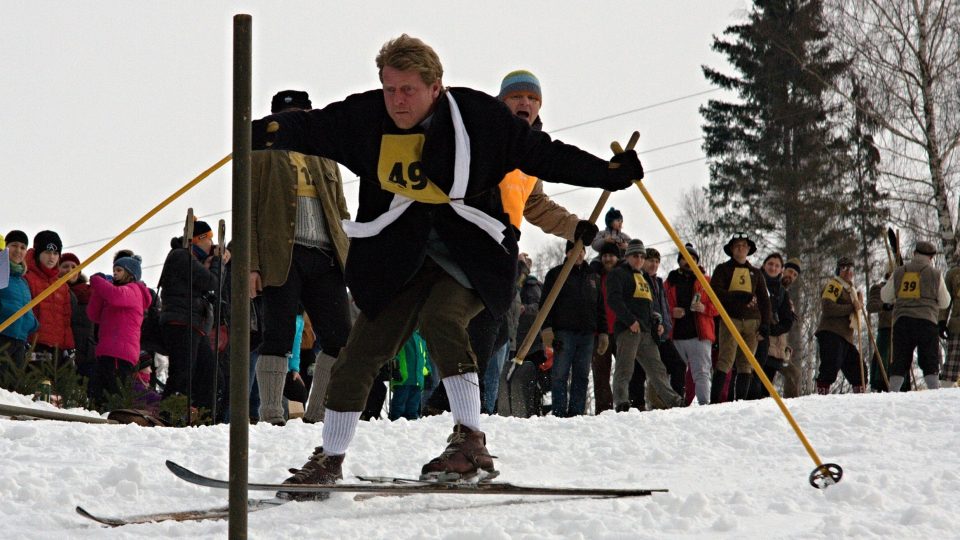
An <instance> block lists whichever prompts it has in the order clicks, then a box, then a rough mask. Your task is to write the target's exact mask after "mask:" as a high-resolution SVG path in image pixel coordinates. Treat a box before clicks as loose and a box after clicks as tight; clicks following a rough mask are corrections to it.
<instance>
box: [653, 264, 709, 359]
mask: <svg viewBox="0 0 960 540" xmlns="http://www.w3.org/2000/svg"><path fill="white" fill-rule="evenodd" d="M700 271H701V272H703V275H704V276H705V277H706V278H707V281H709V280H710V276H708V275H707V272H706V271H705V270H704V269H703V268H700ZM663 288H664V290H665V291H666V293H667V304H669V305H670V311H671V316H672V312H673V308H675V307H677V287H676V285H672V284H671V283H670V280H669V279H666V280H664V282H663ZM693 292H694V294H697V293H699V294H700V303H701V304H703V306H704V310H703V313H695V318H694V322H695V323H696V328H697V335H698V336H700V339H705V340H708V341H710V343H713V342H715V341H716V340H717V333H716V330H715V327H714V325H713V319H714V317H717V316H718V315H720V312H719V311H717V308H715V307H714V306H713V302H711V301H710V297H709V296H708V295H707V292H706V291H705V290H704V288H703V285H701V284H700V281H699V280H697V279H694V281H693ZM681 307H683V306H681ZM687 312H688V313H691V311H690V310H689V309H688V310H687ZM674 327H676V322H674ZM670 333H671V334H673V331H672V329H671V332H670ZM668 338H669V339H673V336H672V335H670V336H668Z"/></svg>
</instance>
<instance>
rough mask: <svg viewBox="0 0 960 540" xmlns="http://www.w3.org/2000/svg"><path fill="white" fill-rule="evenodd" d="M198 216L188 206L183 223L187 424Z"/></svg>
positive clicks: (190, 416) (189, 421) (189, 420)
mask: <svg viewBox="0 0 960 540" xmlns="http://www.w3.org/2000/svg"><path fill="white" fill-rule="evenodd" d="M196 220H197V218H196V217H195V216H194V215H193V208H187V221H186V222H185V223H184V224H183V249H185V250H186V251H187V276H189V277H188V278H187V282H188V288H187V336H188V337H187V341H188V345H187V346H188V347H189V349H188V350H189V352H188V353H187V354H188V356H189V359H190V361H189V362H188V365H187V425H191V424H193V414H192V413H191V411H192V407H193V364H194V359H193V356H194V352H193V349H194V347H193V250H191V249H190V246H191V241H192V240H193V225H194V223H195V222H196Z"/></svg>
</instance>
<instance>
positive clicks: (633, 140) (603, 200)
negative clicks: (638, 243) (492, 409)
mask: <svg viewBox="0 0 960 540" xmlns="http://www.w3.org/2000/svg"><path fill="white" fill-rule="evenodd" d="M639 140H640V132H639V131H634V132H633V135H632V136H631V137H630V142H628V143H627V150H633V147H634V146H636V145H637V141H639ZM616 153H617V154H622V153H623V150H620V151H619V152H616ZM608 198H610V192H609V191H604V192H603V193H602V194H601V195H600V200H598V201H597V204H596V206H594V207H593V212H592V213H591V214H590V219H589V221H590V223H596V222H597V218H599V217H600V212H602V211H603V207H604V206H606V204H607V199H608ZM581 249H583V240H582V239H580V238H577V240H576V242H575V243H574V245H573V249H572V250H570V253H568V254H567V260H566V261H564V263H563V268H561V269H560V275H558V276H557V281H556V283H554V285H553V288H552V289H550V292H549V293H548V294H547V298H546V300H544V301H543V307H541V308H540V312H539V313H538V314H537V317H536V319H534V320H533V324H532V325H531V326H530V331H529V332H527V335H526V337H524V338H523V343H521V344H520V348H518V349H517V355H516V356H515V357H514V358H513V360H512V363H511V364H510V369H509V370H507V381H509V380H510V379H511V378H513V372H514V371H515V370H516V369H517V366H519V365H520V364H522V363H523V359H524V358H525V357H526V356H527V353H528V352H530V347H532V346H533V342H534V341H535V340H536V339H537V335H538V334H539V333H540V327H542V326H543V321H545V320H546V318H547V315H548V314H549V313H550V309H551V308H553V303H554V302H555V301H556V300H557V295H559V294H560V289H562V288H563V284H564V283H565V282H566V281H567V276H569V275H570V271H571V270H572V269H573V263H574V262H576V260H577V253H579V252H580V250H581Z"/></svg>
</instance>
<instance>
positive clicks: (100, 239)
mask: <svg viewBox="0 0 960 540" xmlns="http://www.w3.org/2000/svg"><path fill="white" fill-rule="evenodd" d="M232 211H233V210H221V211H219V212H214V213H212V214H206V215H203V216H197V219H202V218H208V217H213V216H220V215H223V214H229V213H230V212H232ZM174 225H183V220H180V221H174V222H173V223H164V224H163V225H154V226H153V227H146V228H143V229H137V230H135V231H133V232H132V233H130V234H129V235H128V236H133V235H135V234H140V233H145V232H149V231H155V230H157V229H165V228H167V227H172V226H174ZM113 239H114V237H113V236H108V237H106V238H98V239H96V240H88V241H86V242H80V243H79V244H72V245H69V246H64V247H63V249H64V251H66V250H68V249H73V248H76V247H80V246H88V245H90V244H97V243H100V242H106V241H107V240H113Z"/></svg>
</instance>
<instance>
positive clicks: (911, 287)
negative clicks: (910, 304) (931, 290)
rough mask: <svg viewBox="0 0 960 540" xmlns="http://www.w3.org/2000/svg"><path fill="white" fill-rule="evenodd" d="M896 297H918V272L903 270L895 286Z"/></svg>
mask: <svg viewBox="0 0 960 540" xmlns="http://www.w3.org/2000/svg"><path fill="white" fill-rule="evenodd" d="M897 298H912V299H916V298H920V272H904V274H903V279H901V280H900V287H898V288H897Z"/></svg>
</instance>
